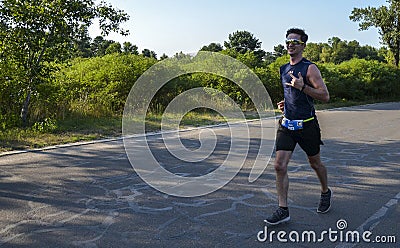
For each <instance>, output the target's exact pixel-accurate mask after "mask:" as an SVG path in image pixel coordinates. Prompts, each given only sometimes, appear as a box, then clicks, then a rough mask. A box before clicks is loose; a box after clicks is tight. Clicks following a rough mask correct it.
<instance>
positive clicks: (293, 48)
mask: <svg viewBox="0 0 400 248" xmlns="http://www.w3.org/2000/svg"><path fill="white" fill-rule="evenodd" d="M299 43H301V44H299ZM304 47H305V44H304V43H303V42H302V41H301V36H300V35H299V34H289V35H288V36H287V37H286V49H287V51H288V54H289V55H290V56H294V55H297V54H299V53H302V52H303V50H304Z"/></svg>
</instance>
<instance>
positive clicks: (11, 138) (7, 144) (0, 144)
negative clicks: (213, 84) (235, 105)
mask: <svg viewBox="0 0 400 248" xmlns="http://www.w3.org/2000/svg"><path fill="white" fill-rule="evenodd" d="M384 101H385V100H380V101H377V100H370V101H362V102H356V101H347V100H335V101H332V102H331V103H328V104H321V103H318V104H317V105H316V108H317V110H322V109H330V108H337V107H346V106H354V105H361V104H369V103H376V102H384ZM386 101H399V99H388V100H386ZM275 113H276V114H280V111H279V110H275ZM245 116H246V118H247V119H254V118H257V113H256V112H254V111H248V112H245ZM161 119H162V115H160V114H148V115H147V116H146V131H147V132H150V131H158V130H160V123H161ZM224 122H226V120H225V119H224V118H223V117H222V116H221V115H219V114H218V113H216V112H213V111H201V112H199V111H197V112H196V111H192V112H189V113H187V114H186V115H185V116H184V117H183V118H182V120H181V122H180V128H188V127H198V126H206V125H214V124H219V123H224ZM121 133H122V117H121V116H112V117H107V118H106V117H102V118H96V117H77V118H68V119H64V120H57V121H55V122H54V123H53V122H51V125H50V126H49V127H48V126H46V125H45V124H43V125H36V126H34V127H31V128H11V129H7V130H5V131H0V152H6V151H11V150H25V149H33V148H42V147H46V146H51V145H57V144H65V143H73V142H79V141H89V140H96V139H102V138H109V137H119V136H121Z"/></svg>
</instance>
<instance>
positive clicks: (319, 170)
mask: <svg viewBox="0 0 400 248" xmlns="http://www.w3.org/2000/svg"><path fill="white" fill-rule="evenodd" d="M308 162H309V163H310V165H311V168H313V169H314V171H315V173H316V174H317V176H318V179H319V182H320V183H321V192H322V193H326V192H328V173H327V170H326V167H325V166H324V165H323V164H322V161H321V156H320V153H318V154H317V155H314V156H308Z"/></svg>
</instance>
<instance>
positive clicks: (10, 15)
mask: <svg viewBox="0 0 400 248" xmlns="http://www.w3.org/2000/svg"><path fill="white" fill-rule="evenodd" d="M95 2H97V1H95V0H24V1H20V0H2V1H1V2H0V60H3V59H5V60H7V59H8V60H12V61H14V62H15V63H16V67H19V68H23V70H24V73H23V77H20V78H19V79H18V81H19V82H22V85H23V87H24V89H21V92H24V98H25V99H24V100H23V104H22V107H21V119H22V121H23V123H24V125H25V124H26V121H27V117H28V108H29V104H30V99H31V97H32V95H33V93H34V92H35V89H36V87H37V85H38V84H40V82H41V80H40V76H43V75H44V74H46V73H48V71H49V69H48V68H47V65H48V64H50V63H49V62H53V61H55V60H64V59H66V58H67V57H68V54H69V53H70V52H71V51H73V50H74V49H73V42H74V41H75V40H77V39H79V37H80V35H81V34H82V30H86V29H87V28H88V27H89V26H90V25H91V24H92V21H93V20H94V19H96V20H99V24H100V28H101V30H102V35H108V34H109V33H110V32H119V33H121V34H122V35H126V34H128V31H127V30H124V29H121V28H120V24H121V23H122V22H125V21H127V20H128V19H129V16H128V15H127V14H126V13H125V12H124V11H122V10H116V9H114V8H113V7H112V6H111V5H110V4H108V3H106V2H104V1H101V2H100V3H95Z"/></svg>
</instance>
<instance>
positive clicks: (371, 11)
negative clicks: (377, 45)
mask: <svg viewBox="0 0 400 248" xmlns="http://www.w3.org/2000/svg"><path fill="white" fill-rule="evenodd" d="M387 2H388V4H389V6H381V7H379V8H375V7H370V6H368V7H367V8H354V9H353V11H352V12H351V15H350V16H349V18H350V20H352V21H355V22H360V23H359V30H360V31H362V30H367V29H369V28H370V27H376V28H378V32H379V35H381V40H382V42H383V44H385V45H387V46H388V47H389V50H390V51H391V52H392V53H393V56H394V61H393V63H394V64H395V65H396V66H399V58H400V1H399V0H387Z"/></svg>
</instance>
